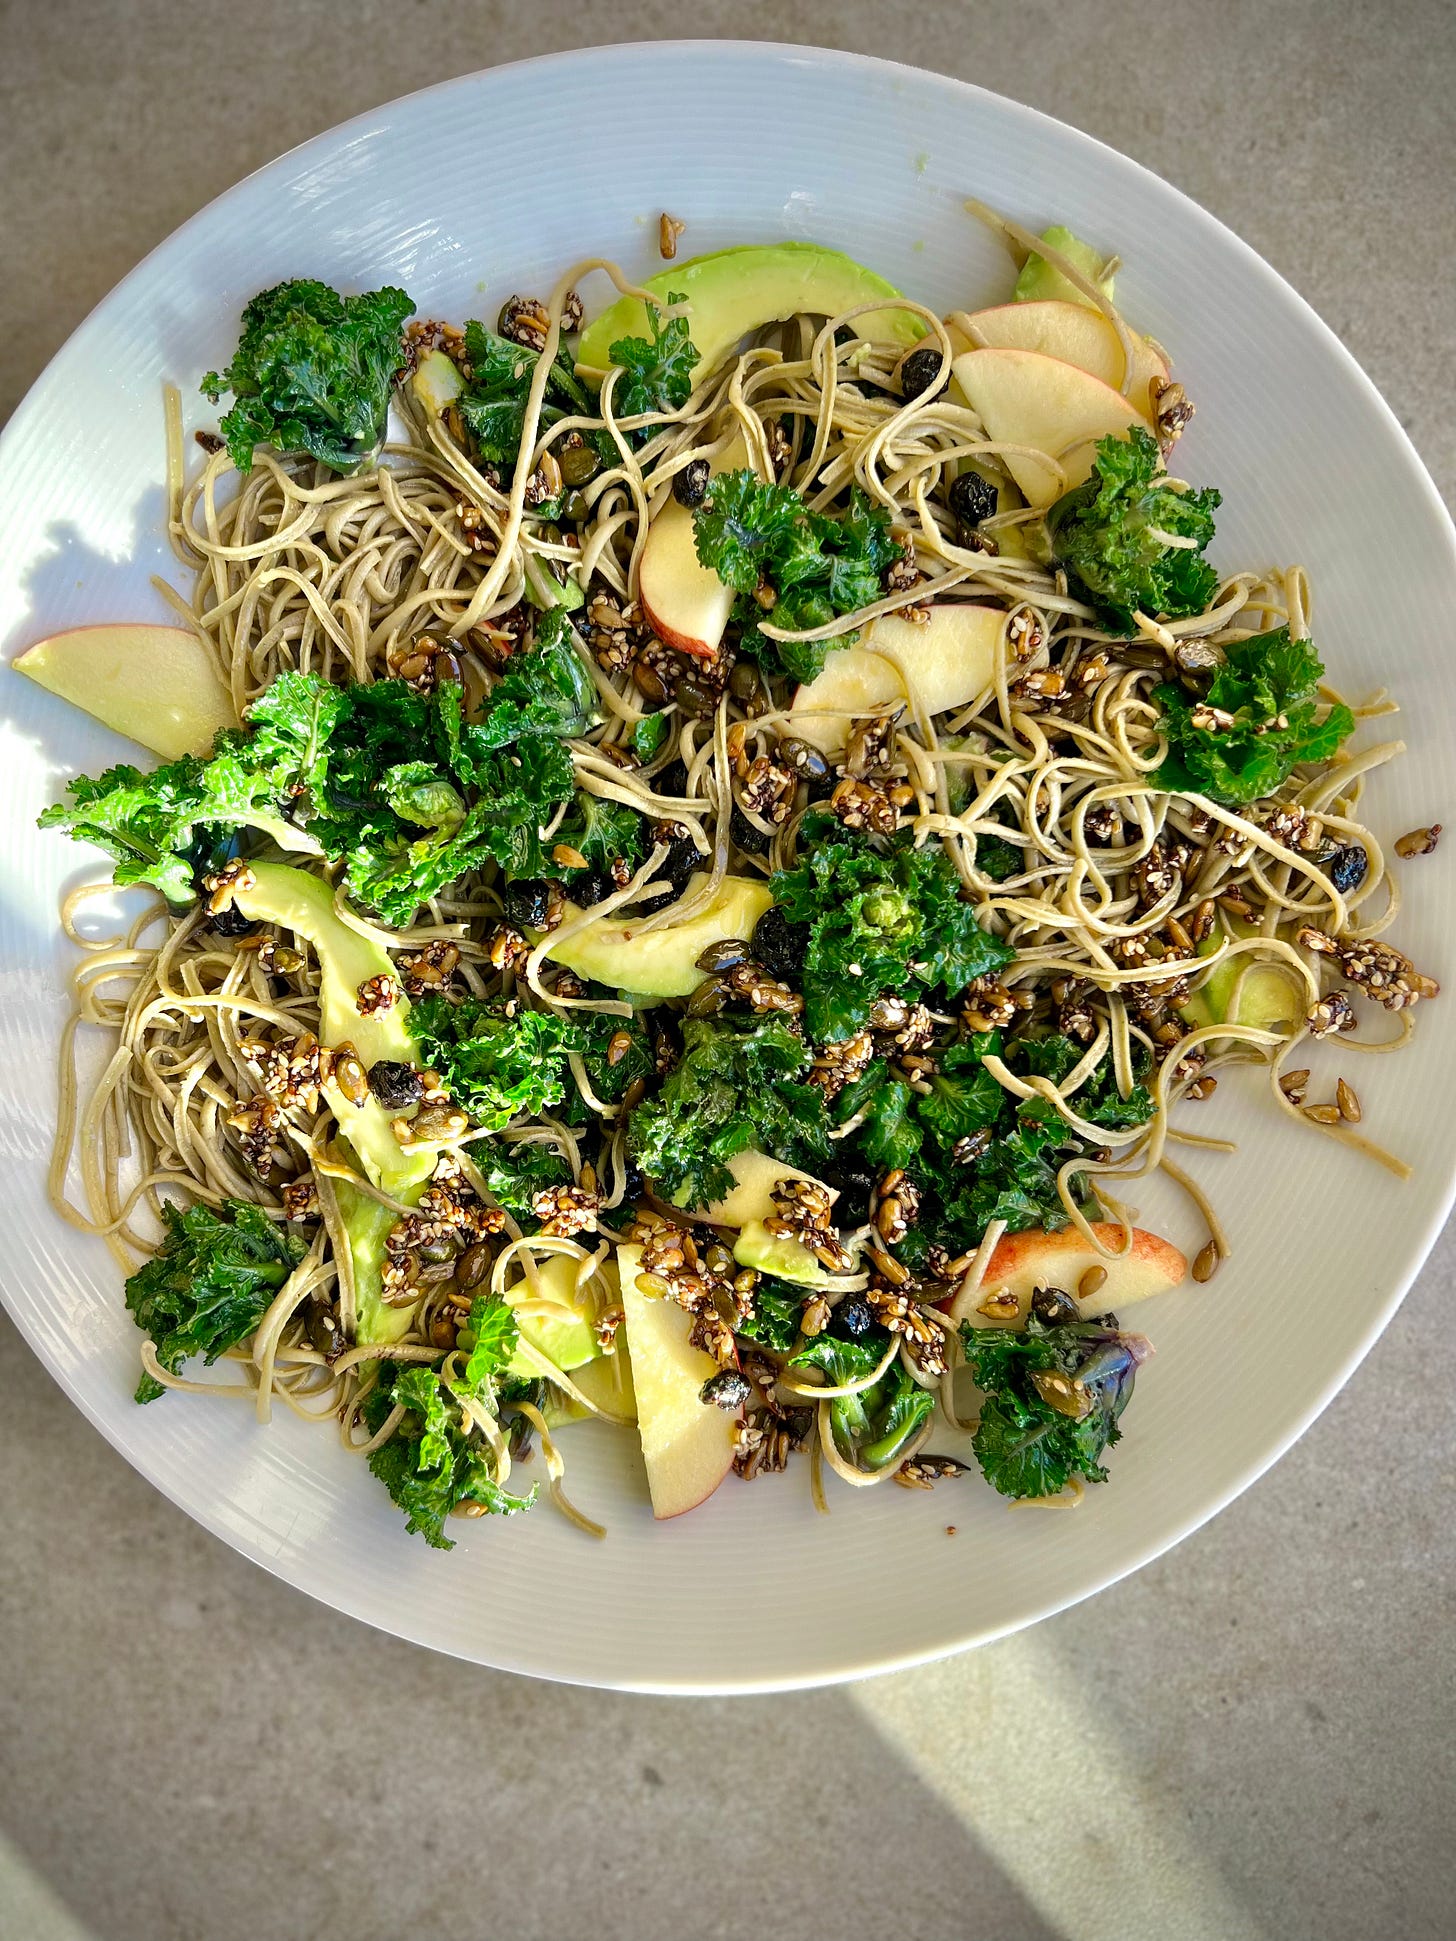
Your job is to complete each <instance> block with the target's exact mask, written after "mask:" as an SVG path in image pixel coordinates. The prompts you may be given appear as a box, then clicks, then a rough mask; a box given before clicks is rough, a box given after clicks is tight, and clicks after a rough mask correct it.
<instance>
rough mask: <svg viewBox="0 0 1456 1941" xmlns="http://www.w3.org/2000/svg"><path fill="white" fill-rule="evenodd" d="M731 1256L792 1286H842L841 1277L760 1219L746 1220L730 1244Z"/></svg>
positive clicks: (798, 1242)
mask: <svg viewBox="0 0 1456 1941" xmlns="http://www.w3.org/2000/svg"><path fill="white" fill-rule="evenodd" d="M733 1258H734V1259H735V1260H736V1261H737V1262H738V1265H739V1266H740V1267H756V1268H757V1269H758V1271H759V1272H760V1273H761V1274H774V1275H776V1276H777V1277H778V1279H779V1280H781V1281H792V1282H793V1283H794V1285H795V1287H815V1288H819V1287H823V1288H842V1287H843V1286H844V1276H843V1275H842V1274H831V1273H830V1271H829V1269H828V1268H827V1267H821V1266H820V1264H819V1262H818V1261H817V1260H816V1259H815V1258H814V1256H813V1254H811V1253H810V1251H809V1249H808V1248H807V1247H806V1246H805V1245H804V1244H803V1242H802V1241H799V1240H790V1239H788V1238H786V1237H785V1236H784V1235H782V1234H777V1233H770V1232H769V1230H768V1228H767V1227H766V1226H765V1225H764V1223H763V1221H762V1220H749V1221H748V1222H747V1223H746V1224H745V1225H744V1227H743V1229H742V1231H741V1232H740V1233H739V1235H738V1238H737V1239H736V1240H735V1241H734V1243H733Z"/></svg>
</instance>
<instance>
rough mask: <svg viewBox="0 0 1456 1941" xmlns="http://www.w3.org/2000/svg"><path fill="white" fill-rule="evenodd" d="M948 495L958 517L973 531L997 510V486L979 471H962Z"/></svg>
mask: <svg viewBox="0 0 1456 1941" xmlns="http://www.w3.org/2000/svg"><path fill="white" fill-rule="evenodd" d="M947 497H948V500H949V503H950V509H951V511H952V512H953V513H954V514H955V516H956V518H957V519H959V520H960V522H961V524H962V525H963V526H965V527H966V528H967V529H969V530H972V531H974V529H975V528H976V527H977V526H979V525H980V523H981V521H982V520H983V519H989V518H990V517H991V514H992V513H993V512H994V511H995V510H996V488H995V486H994V485H992V484H991V482H990V481H989V480H988V479H983V478H982V477H981V475H980V473H979V472H962V473H961V475H960V477H959V478H958V479H957V480H956V481H955V483H954V484H953V485H952V486H951V488H950V492H949V493H948V495H947Z"/></svg>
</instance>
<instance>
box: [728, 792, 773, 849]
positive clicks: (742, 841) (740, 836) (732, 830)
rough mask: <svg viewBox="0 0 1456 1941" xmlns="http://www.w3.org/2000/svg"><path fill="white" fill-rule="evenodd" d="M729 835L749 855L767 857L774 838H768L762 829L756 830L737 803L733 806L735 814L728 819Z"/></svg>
mask: <svg viewBox="0 0 1456 1941" xmlns="http://www.w3.org/2000/svg"><path fill="white" fill-rule="evenodd" d="M728 833H729V834H730V835H731V836H732V838H733V840H734V842H736V843H737V845H738V847H739V848H740V849H742V850H745V851H746V852H747V853H748V855H750V856H766V855H767V854H768V846H769V843H770V841H771V840H772V838H771V837H769V836H766V835H765V834H764V833H763V831H762V830H761V829H755V828H754V826H753V824H752V823H751V822H750V821H749V820H748V817H747V816H746V815H745V814H744V813H743V811H742V809H740V808H739V807H738V805H737V803H736V802H735V803H734V805H733V813H732V815H731V816H730V817H729V818H728Z"/></svg>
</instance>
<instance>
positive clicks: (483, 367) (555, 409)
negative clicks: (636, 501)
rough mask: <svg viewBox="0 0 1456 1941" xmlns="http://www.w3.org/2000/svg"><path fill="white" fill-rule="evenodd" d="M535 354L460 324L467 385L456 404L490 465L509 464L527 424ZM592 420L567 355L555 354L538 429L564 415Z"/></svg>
mask: <svg viewBox="0 0 1456 1941" xmlns="http://www.w3.org/2000/svg"><path fill="white" fill-rule="evenodd" d="M538 356H539V354H538V353H537V352H536V351H533V350H531V349H530V348H529V347H528V346H526V345H525V344H515V343H512V342H511V341H510V339H509V338H506V337H497V336H496V335H495V334H494V332H492V331H489V330H487V329H486V328H485V326H484V324H481V323H475V322H471V323H467V324H466V326H465V361H466V363H467V364H468V365H469V367H470V381H469V384H468V385H467V387H466V389H465V391H464V392H463V393H462V395H461V397H460V398H459V400H458V405H459V410H460V415H461V417H462V418H463V419H464V421H465V425H466V428H467V429H468V431H469V432H470V436H471V438H472V440H473V441H474V444H475V448H476V450H477V452H478V453H479V454H480V456H481V457H482V458H483V459H485V460H487V461H488V462H489V463H490V464H493V465H503V466H514V464H515V462H516V460H517V458H518V457H519V456H520V451H521V434H522V432H523V431H524V430H525V426H526V400H527V398H528V397H529V396H530V391H531V385H532V382H533V381H534V379H535V375H536V365H537V362H538ZM578 415H579V416H582V417H593V416H595V415H596V414H595V407H594V405H593V404H592V401H591V399H590V398H589V397H588V395H587V392H586V389H585V387H584V386H583V385H582V383H581V381H580V380H579V379H578V377H577V375H576V368H575V365H574V364H573V363H572V360H571V356H570V353H569V352H567V351H565V350H558V351H557V353H556V356H555V358H554V359H553V360H552V364H551V370H550V373H549V375H548V377H547V379H546V389H545V393H544V395H543V397H542V401H541V418H540V429H541V430H543V431H545V430H548V429H549V428H550V427H551V426H552V425H554V424H556V423H557V422H558V421H559V420H560V419H562V418H565V417H575V416H578Z"/></svg>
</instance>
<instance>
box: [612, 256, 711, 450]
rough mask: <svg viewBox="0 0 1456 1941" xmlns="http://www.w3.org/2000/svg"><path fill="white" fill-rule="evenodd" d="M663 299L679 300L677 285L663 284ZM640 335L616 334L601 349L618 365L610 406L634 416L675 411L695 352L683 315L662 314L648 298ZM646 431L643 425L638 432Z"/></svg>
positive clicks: (686, 390) (689, 386)
mask: <svg viewBox="0 0 1456 1941" xmlns="http://www.w3.org/2000/svg"><path fill="white" fill-rule="evenodd" d="M667 300H668V303H669V304H674V303H684V302H686V298H685V297H684V296H683V295H682V294H681V293H680V292H678V291H673V290H669V291H668V293H667ZM647 323H648V327H649V328H650V330H651V332H652V336H651V338H650V339H648V338H646V337H619V338H618V339H617V341H616V343H615V344H613V345H612V346H611V348H610V350H609V351H608V352H607V355H608V356H609V357H610V358H611V360H612V362H613V363H614V364H617V365H620V366H621V370H622V376H621V378H620V379H619V380H618V383H617V388H616V390H615V391H614V392H613V393H612V411H613V415H614V416H616V417H618V418H637V417H641V416H643V415H645V414H646V413H649V412H651V413H654V414H657V415H665V414H667V413H670V412H673V411H681V410H682V408H683V406H684V405H685V404H686V403H687V401H688V399H689V398H690V397H691V396H692V394H693V371H694V369H695V368H696V366H697V363H698V353H697V350H696V348H695V347H694V344H693V342H692V339H691V337H690V336H689V334H688V329H689V326H688V320H687V318H686V317H685V316H677V317H668V318H666V320H664V318H663V313H662V311H661V310H660V309H659V308H658V306H657V305H656V304H655V303H654V304H652V305H651V306H650V307H649V309H648V312H647ZM646 434H647V427H646V426H643V427H642V428H641V431H640V433H639V436H642V435H646Z"/></svg>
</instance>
